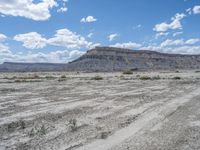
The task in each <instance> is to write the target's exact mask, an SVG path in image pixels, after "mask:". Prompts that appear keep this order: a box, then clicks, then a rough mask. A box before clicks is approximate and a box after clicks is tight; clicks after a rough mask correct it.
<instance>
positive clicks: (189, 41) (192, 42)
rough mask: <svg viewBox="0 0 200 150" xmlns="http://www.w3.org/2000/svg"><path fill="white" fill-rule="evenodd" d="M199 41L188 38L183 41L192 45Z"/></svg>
mask: <svg viewBox="0 0 200 150" xmlns="http://www.w3.org/2000/svg"><path fill="white" fill-rule="evenodd" d="M199 41H200V40H199V39H189V40H187V41H185V44H189V45H193V44H196V43H197V42H199Z"/></svg>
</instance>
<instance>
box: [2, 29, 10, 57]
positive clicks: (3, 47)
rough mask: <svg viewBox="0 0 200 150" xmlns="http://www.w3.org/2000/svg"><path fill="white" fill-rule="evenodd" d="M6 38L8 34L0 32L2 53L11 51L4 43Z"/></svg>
mask: <svg viewBox="0 0 200 150" xmlns="http://www.w3.org/2000/svg"><path fill="white" fill-rule="evenodd" d="M6 39H7V36H6V35H4V34H1V33H0V55H3V54H8V53H10V49H9V47H8V46H7V45H5V43H4V42H5V40H6Z"/></svg>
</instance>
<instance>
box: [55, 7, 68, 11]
mask: <svg viewBox="0 0 200 150" xmlns="http://www.w3.org/2000/svg"><path fill="white" fill-rule="evenodd" d="M67 10H68V9H67V7H60V8H59V9H58V10H57V12H66V11H67Z"/></svg>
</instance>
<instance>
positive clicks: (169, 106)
mask: <svg viewBox="0 0 200 150" xmlns="http://www.w3.org/2000/svg"><path fill="white" fill-rule="evenodd" d="M63 74H65V76H66V77H62V76H63ZM34 75H35V74H34ZM97 75H98V77H102V79H99V78H94V77H96V76H97ZM158 75H159V78H158ZM5 76H6V77H7V78H5ZM13 76H15V77H13ZM30 76H31V77H33V74H2V75H0V149H6V150H11V149H20V150H21V149H38V150H39V149H41V150H45V149H46V150H49V149H55V150H75V149H77V150H126V149H127V150H129V149H130V150H147V149H148V150H162V149H163V150H166V149H170V150H174V149H180V150H184V149H187V150H188V149H189V150H190V149H191V150H194V149H196V150H197V149H200V140H199V139H200V109H199V108H200V101H199V99H200V80H199V77H200V74H199V73H195V72H191V71H190V72H180V73H179V72H176V73H175V72H168V73H167V72H156V73H155V72H154V73H135V74H133V75H122V74H121V73H98V74H94V73H93V74H82V73H81V74H72V73H46V74H45V73H37V76H35V77H34V78H29V77H30ZM50 76H51V78H50ZM147 76H148V77H150V78H144V77H147ZM177 77H180V79H179V78H177Z"/></svg>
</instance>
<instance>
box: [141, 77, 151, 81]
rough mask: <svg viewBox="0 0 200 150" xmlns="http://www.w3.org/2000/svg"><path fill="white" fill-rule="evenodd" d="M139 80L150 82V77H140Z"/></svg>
mask: <svg viewBox="0 0 200 150" xmlns="http://www.w3.org/2000/svg"><path fill="white" fill-rule="evenodd" d="M139 79H140V80H151V77H149V76H141V77H140V78H139Z"/></svg>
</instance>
